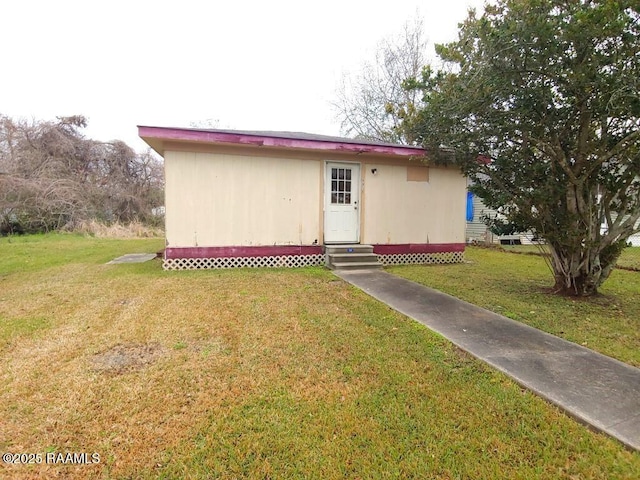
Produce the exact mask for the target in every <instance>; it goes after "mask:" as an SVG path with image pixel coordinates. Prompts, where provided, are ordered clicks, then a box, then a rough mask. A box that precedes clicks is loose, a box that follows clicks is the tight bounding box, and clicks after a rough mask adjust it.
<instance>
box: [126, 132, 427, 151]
mask: <svg viewBox="0 0 640 480" xmlns="http://www.w3.org/2000/svg"><path fill="white" fill-rule="evenodd" d="M138 135H139V136H140V137H142V138H143V139H144V138H150V139H151V138H155V139H159V140H174V141H188V142H198V143H212V144H215V143H224V144H235V145H253V146H259V147H280V148H294V149H296V148H297V149H306V150H330V151H341V152H350V153H378V154H385V155H398V156H424V154H425V151H424V149H422V148H417V147H410V146H405V145H391V144H375V143H356V142H357V141H354V140H352V139H345V141H344V142H342V141H339V139H332V140H325V139H310V138H287V137H285V136H278V135H268V134H251V133H245V132H234V131H232V130H230V131H215V130H195V129H187V128H167V127H146V126H138ZM347 140H348V141H347Z"/></svg>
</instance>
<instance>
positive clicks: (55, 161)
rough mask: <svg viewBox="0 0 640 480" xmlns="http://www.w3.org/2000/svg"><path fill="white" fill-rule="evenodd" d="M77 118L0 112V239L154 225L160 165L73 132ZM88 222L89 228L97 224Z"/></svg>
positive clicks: (157, 223) (148, 156) (158, 221)
mask: <svg viewBox="0 0 640 480" xmlns="http://www.w3.org/2000/svg"><path fill="white" fill-rule="evenodd" d="M86 125H87V121H86V119H85V118H84V117H82V116H73V117H59V118H58V119H57V121H55V122H50V121H31V122H28V121H25V120H13V119H11V118H9V117H6V116H3V115H0V235H6V234H20V233H38V232H48V231H52V230H75V229H82V228H84V227H83V225H86V224H87V222H97V223H99V224H104V225H111V224H130V223H131V222H134V223H135V222H137V223H139V224H144V225H148V226H152V227H161V226H162V224H163V220H164V219H163V216H162V215H155V214H154V212H157V211H158V210H159V209H158V207H160V206H162V204H163V196H164V193H163V189H164V178H163V168H162V163H161V160H160V159H158V158H157V157H156V156H155V155H154V154H153V153H152V152H151V151H147V152H145V153H142V154H139V153H136V152H135V151H134V150H133V149H131V148H130V147H129V146H128V145H126V144H125V143H124V142H122V141H119V140H114V141H112V142H98V141H95V140H91V139H87V138H85V137H84V136H83V135H82V134H81V129H82V128H84V127H86ZM97 223H96V224H97Z"/></svg>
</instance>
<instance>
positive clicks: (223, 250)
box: [164, 243, 465, 259]
mask: <svg viewBox="0 0 640 480" xmlns="http://www.w3.org/2000/svg"><path fill="white" fill-rule="evenodd" d="M464 247H465V244H464V243H404V244H397V245H373V252H374V253H376V254H378V255H394V254H407V253H446V252H464ZM321 253H323V247H322V246H321V245H268V246H251V247H243V246H234V247H167V248H166V249H165V251H164V258H165V259H173V258H223V257H275V256H288V255H317V254H321Z"/></svg>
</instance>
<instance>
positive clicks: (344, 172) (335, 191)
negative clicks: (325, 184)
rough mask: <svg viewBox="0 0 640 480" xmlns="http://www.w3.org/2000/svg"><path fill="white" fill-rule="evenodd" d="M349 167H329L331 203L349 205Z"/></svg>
mask: <svg viewBox="0 0 640 480" xmlns="http://www.w3.org/2000/svg"><path fill="white" fill-rule="evenodd" d="M351 181H352V177H351V169H350V168H332V169H331V203H332V204H334V205H336V204H342V205H350V204H351Z"/></svg>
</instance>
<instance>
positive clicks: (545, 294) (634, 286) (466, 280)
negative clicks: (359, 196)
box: [389, 247, 640, 366]
mask: <svg viewBox="0 0 640 480" xmlns="http://www.w3.org/2000/svg"><path fill="white" fill-rule="evenodd" d="M465 258H466V260H467V262H466V263H464V264H459V265H440V266H438V265H434V266H428V267H424V266H399V267H393V268H391V269H389V271H391V272H392V273H395V274H396V275H400V276H402V277H405V278H408V279H410V280H413V281H416V282H418V283H422V284H424V285H428V286H430V287H432V288H435V289H438V290H441V291H443V292H445V293H449V294H451V295H453V296H455V297H458V298H461V299H463V300H466V301H468V302H470V303H474V304H476V305H479V306H481V307H484V308H486V309H488V310H492V311H494V312H497V313H500V314H502V315H505V316H507V317H509V318H512V319H514V320H518V321H520V322H523V323H526V324H528V325H531V326H532V327H536V328H539V329H541V330H544V331H546V332H549V333H551V334H553V335H557V336H559V337H562V338H566V339H567V340H570V341H572V342H576V343H579V344H581V345H585V346H587V347H589V348H591V349H594V350H597V351H599V352H601V353H604V354H605V355H609V356H612V357H614V358H617V359H618V360H621V361H623V362H626V363H629V364H631V365H635V366H640V272H633V271H626V270H620V269H616V270H614V272H613V273H612V274H611V277H610V278H609V279H608V280H607V282H606V283H605V284H604V285H603V286H602V287H601V289H600V295H599V296H597V297H595V298H591V299H571V298H565V297H561V296H556V295H552V294H551V293H550V287H551V286H552V285H553V277H552V275H551V272H550V270H549V268H548V267H547V265H546V263H545V261H544V259H543V258H542V257H540V256H538V255H515V254H510V253H505V252H503V251H500V250H497V249H487V248H479V247H469V248H467V249H466V252H465Z"/></svg>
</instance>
